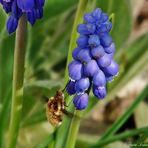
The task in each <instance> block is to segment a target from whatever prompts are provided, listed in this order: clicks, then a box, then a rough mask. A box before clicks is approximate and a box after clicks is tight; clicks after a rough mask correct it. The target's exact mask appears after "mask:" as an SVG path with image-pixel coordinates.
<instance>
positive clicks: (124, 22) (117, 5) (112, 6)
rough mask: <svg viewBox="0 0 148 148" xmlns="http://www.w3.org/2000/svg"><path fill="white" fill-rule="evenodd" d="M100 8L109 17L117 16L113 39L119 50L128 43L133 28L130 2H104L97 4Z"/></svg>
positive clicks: (110, 0) (112, 0)
mask: <svg viewBox="0 0 148 148" xmlns="http://www.w3.org/2000/svg"><path fill="white" fill-rule="evenodd" d="M97 5H98V7H101V8H102V10H103V11H105V12H107V13H108V14H109V15H110V14H112V13H114V14H115V21H114V26H113V30H112V33H111V34H112V37H113V40H114V41H115V43H116V47H117V49H119V48H120V47H121V46H122V45H124V44H125V42H126V41H127V39H128V37H129V35H130V32H131V27H132V17H131V7H130V1H128V0H120V1H119V0H102V1H98V2H97Z"/></svg>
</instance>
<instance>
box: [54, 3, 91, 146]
mask: <svg viewBox="0 0 148 148" xmlns="http://www.w3.org/2000/svg"><path fill="white" fill-rule="evenodd" d="M87 2H88V0H80V1H79V4H78V9H77V12H76V17H75V20H74V24H73V29H72V34H71V39H70V45H69V50H68V58H67V64H66V70H65V79H64V80H65V85H66V83H67V81H68V79H69V76H68V64H69V63H70V61H72V51H73V49H74V48H75V47H76V39H77V37H78V33H77V25H78V24H79V23H81V22H82V18H83V15H84V12H85V9H86V6H87ZM68 99H70V98H68ZM69 108H70V110H71V111H73V106H72V105H71V106H69ZM70 122H71V120H70V119H68V118H66V117H65V118H64V121H63V124H62V125H61V127H60V128H59V129H58V130H57V134H56V135H57V136H56V143H55V148H59V147H60V148H62V147H64V148H65V144H66V143H67V142H66V141H67V136H68V133H69V126H70Z"/></svg>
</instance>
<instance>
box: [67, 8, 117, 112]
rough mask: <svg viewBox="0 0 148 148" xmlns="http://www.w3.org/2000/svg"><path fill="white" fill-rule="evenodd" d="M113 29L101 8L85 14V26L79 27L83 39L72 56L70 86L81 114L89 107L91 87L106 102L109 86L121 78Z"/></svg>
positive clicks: (70, 93) (70, 91) (68, 85)
mask: <svg viewBox="0 0 148 148" xmlns="http://www.w3.org/2000/svg"><path fill="white" fill-rule="evenodd" d="M111 29H112V23H111V22H110V21H109V17H108V15H107V14H105V13H104V12H102V10H101V9H99V8H97V9H96V10H94V11H93V12H91V13H87V14H85V15H84V23H83V24H79V25H78V27H77V31H78V33H79V34H80V36H79V38H78V39H77V47H76V48H75V49H74V50H73V53H72V56H73V61H72V62H71V63H70V64H69V65H68V72H69V78H70V80H69V82H68V84H67V86H66V90H67V93H68V94H69V95H75V96H74V98H73V103H74V105H75V107H76V109H77V110H83V109H85V108H86V107H87V105H88V96H89V92H90V90H91V87H92V92H93V94H94V96H96V97H97V98H98V99H103V98H105V97H106V95H107V92H106V84H107V82H108V81H111V80H113V79H114V77H115V76H116V75H117V74H118V71H119V67H118V64H117V63H116V62H115V61H114V59H113V57H114V53H115V43H114V42H113V40H112V37H111V36H110V34H109V32H110V31H111Z"/></svg>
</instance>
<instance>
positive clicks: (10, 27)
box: [7, 16, 18, 34]
mask: <svg viewBox="0 0 148 148" xmlns="http://www.w3.org/2000/svg"><path fill="white" fill-rule="evenodd" d="M17 26H18V20H17V19H16V18H15V17H14V16H10V17H9V18H8V21H7V31H8V33H9V34H11V33H13V32H15V31H16V28H17Z"/></svg>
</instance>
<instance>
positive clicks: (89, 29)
mask: <svg viewBox="0 0 148 148" xmlns="http://www.w3.org/2000/svg"><path fill="white" fill-rule="evenodd" d="M95 30H96V27H95V25H93V24H80V25H78V27H77V31H78V32H79V33H80V34H82V35H89V34H91V33H94V32H95Z"/></svg>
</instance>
